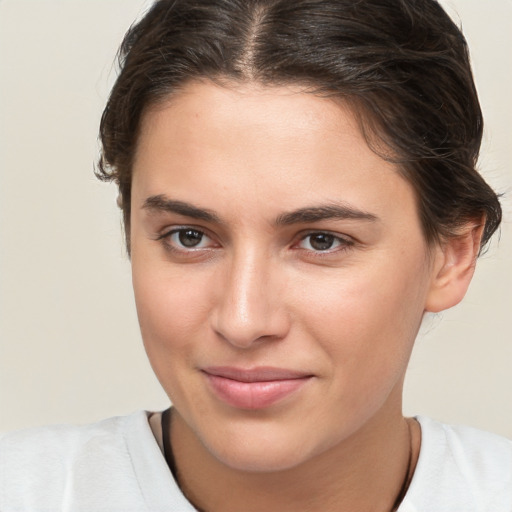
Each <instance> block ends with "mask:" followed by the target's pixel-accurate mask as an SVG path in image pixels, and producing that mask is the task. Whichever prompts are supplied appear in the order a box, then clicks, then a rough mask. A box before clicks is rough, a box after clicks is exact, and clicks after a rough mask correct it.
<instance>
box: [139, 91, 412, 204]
mask: <svg viewBox="0 0 512 512" xmlns="http://www.w3.org/2000/svg"><path fill="white" fill-rule="evenodd" d="M397 171H398V170H397V168H396V167H395V165H393V164H391V163H389V162H387V161H385V160H384V159H383V158H381V157H380V156H379V155H377V154H376V153H374V152H373V151H372V150H371V149H370V148H369V147H368V144H367V142H366V140H365V138H364V136H363V135H362V133H361V130H360V126H359V124H358V121H357V119H356V117H355V116H354V115H353V113H352V111H351V109H350V108H349V107H348V105H343V104H340V103H339V102H338V101H334V100H331V99H327V98H320V97H318V96H315V95H313V94H310V93H307V92H304V91H303V90H301V89H300V88H298V87H288V86H286V87H263V86H261V85H244V86H233V87H221V86H218V85H214V84H212V83H209V82H196V83H191V84H188V85H187V86H186V87H185V88H184V89H183V90H181V91H180V92H179V93H178V94H177V95H175V96H173V97H171V98H170V99H169V100H168V101H167V102H164V103H161V104H159V105H158V106H155V107H154V108H152V109H150V110H149V111H148V112H146V114H145V115H144V117H143V119H142V122H141V130H140V135H139V141H138V147H137V152H136V156H135V160H134V183H133V184H134V194H135V195H138V196H140V198H139V199H140V200H144V197H148V196H152V195H159V194H167V195H168V194H169V193H170V192H172V196H173V197H175V198H177V199H179V200H187V201H189V200H190V195H191V194H192V195H193V196H194V200H195V201H196V202H197V201H199V202H201V203H202V204H205V206H208V207H213V209H218V208H224V209H227V207H228V206H229V207H232V208H234V209H236V208H239V209H247V208H248V207H252V206H255V207H260V208H263V209H265V211H267V212H268V213H269V214H270V213H275V214H279V211H278V210H279V209H295V208H300V207H302V206H304V204H306V203H307V204H312V203H318V202H322V203H325V202H340V201H342V202H346V203H353V204H357V206H358V207H359V208H360V209H364V210H369V208H370V207H371V208H373V209H375V210H377V211H378V210H382V209H385V208H387V207H389V204H390V203H396V202H397V201H399V202H401V206H402V207H403V208H408V207H412V208H413V209H414V199H413V192H412V188H411V187H410V185H409V184H408V183H407V182H406V181H405V180H404V179H403V178H402V177H401V176H400V174H399V173H398V172H397ZM215 202H216V203H217V204H213V203H215ZM206 203H208V204H206ZM270 210H275V211H274V212H271V211H270Z"/></svg>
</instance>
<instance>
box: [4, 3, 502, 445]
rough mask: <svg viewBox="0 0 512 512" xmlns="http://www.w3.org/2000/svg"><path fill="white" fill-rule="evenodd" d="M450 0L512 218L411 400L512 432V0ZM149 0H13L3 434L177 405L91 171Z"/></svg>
mask: <svg viewBox="0 0 512 512" xmlns="http://www.w3.org/2000/svg"><path fill="white" fill-rule="evenodd" d="M146 4H147V2H146ZM444 4H445V5H448V6H450V12H451V13H457V14H456V17H458V19H460V20H461V22H462V25H463V27H464V30H465V32H466V35H467V37H468V40H469V43H470V46H471V47H472V50H473V52H472V55H473V60H474V68H475V74H476V78H477V83H478V88H479V91H480V94H481V100H482V104H483V108H484V112H485V116H486V120H487V128H486V135H485V142H484V147H483V153H482V158H481V168H482V169H483V171H484V174H485V175H486V177H487V178H488V179H489V181H490V182H491V183H492V184H493V186H495V188H497V189H498V190H499V191H501V192H508V197H507V198H505V199H504V205H505V210H506V222H505V224H504V226H503V229H502V236H501V242H500V243H499V244H496V243H495V244H494V245H493V247H492V248H491V250H490V251H489V253H488V254H487V255H486V256H485V257H484V258H483V259H482V260H481V261H480V263H479V267H478V269H477V275H476V277H475V280H474V283H473V285H472V287H471V290H470V292H469V295H468V296H467V297H466V300H465V302H464V303H463V304H462V305H461V306H458V307H457V308H454V309H453V310H451V311H448V312H446V313H445V314H443V315H442V316H440V317H436V318H432V319H427V321H426V323H425V328H424V334H423V335H422V336H421V337H420V339H419V340H418V343H417V347H416V351H415V355H414V357H413V361H412V363H411V366H410V370H409V373H408V378H407V384H406V389H407V390H406V395H405V410H406V412H407V413H409V414H427V415H431V416H434V417H436V418H438V419H441V420H444V421H448V422H463V423H468V424H472V425H475V426H478V427H481V428H484V429H488V430H493V431H496V432H499V433H502V434H504V435H508V436H509V437H512V407H510V403H511V395H512V392H511V389H512V371H511V366H512V336H511V331H512V329H511V327H512V325H511V318H512V223H511V221H512V200H511V194H512V170H511V169H512V165H511V162H512V129H511V126H512V123H511V119H512V101H511V97H512V95H511V94H510V84H511V83H512V67H511V65H510V60H509V58H510V53H511V49H512V31H511V30H510V27H511V23H512V2H511V1H510V0H492V1H491V2H483V1H482V0H457V1H455V0H449V1H446V2H444ZM143 6H144V2H143V1H142V0H67V1H66V0H60V1H57V0H33V1H30V0H0V430H9V429H14V428H19V427H25V426H32V425H40V424H45V423H56V422H89V421H94V420H97V419H100V418H102V417H106V416H112V415H116V414H125V413H128V412H131V411H132V410H134V409H140V408H146V409H158V408H163V407H165V406H166V404H167V399H166V397H165V395H164V393H163V392H162V391H161V390H160V388H159V385H158V383H157V382H156V379H155V378H154V377H153V374H152V372H151V369H150V367H149V364H148V363H147V361H146V357H145V354H144V351H143V348H142V344H141V342H140V336H139V333H138V326H137V320H136V315H135V308H134V304H133V299H132V292H131V284H130V269H129V263H128V261H127V258H126V255H125V253H124V250H123V247H122V239H121V235H120V218H119V213H118V211H117V208H116V207H115V196H116V192H115V190H114V188H113V187H112V186H109V185H105V184H101V183H99V182H96V180H95V179H94V177H93V173H92V167H93V161H94V160H95V158H96V155H97V149H98V146H97V142H96V134H97V126H98V121H99V117H100V114H101V109H102V107H103V105H104V102H105V99H106V96H107V93H108V90H109V87H110V85H111V84H112V81H113V79H114V77H115V68H114V67H113V65H112V63H113V58H114V54H115V51H116V49H117V45H118V43H119V42H120V40H121V37H122V34H123V33H124V32H125V30H126V28H127V27H128V26H129V24H130V23H131V22H132V21H133V19H135V18H136V17H137V16H138V15H140V13H141V12H142V11H143ZM491 6H492V8H491Z"/></svg>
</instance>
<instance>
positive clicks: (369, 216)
mask: <svg viewBox="0 0 512 512" xmlns="http://www.w3.org/2000/svg"><path fill="white" fill-rule="evenodd" d="M142 208H143V209H145V210H149V211H150V212H159V211H160V212H168V213H176V214H178V215H183V216H184V217H190V218H192V219H197V220H203V221H206V222H212V223H218V224H220V223H222V221H221V219H220V217H219V216H218V215H217V214H216V213H215V212H213V211H212V210H208V209H206V208H198V207H197V206H194V205H192V204H190V203H186V202H184V201H176V200H174V199H169V198H167V197H166V196H165V195H163V194H160V195H156V196H150V197H148V198H147V199H146V200H145V201H144V204H143V205H142ZM328 219H350V220H364V221H370V222H376V221H378V220H379V218H378V217H377V216H376V215H374V214H373V213H369V212H365V211H362V210H358V209H356V208H353V207H352V206H349V205H344V204H331V205H322V206H311V207H305V208H300V209H298V210H294V211H292V212H287V213H283V214H281V215H279V216H278V217H277V218H276V220H275V221H274V224H275V225H276V226H289V225H292V224H308V223H314V222H318V221H322V220H328Z"/></svg>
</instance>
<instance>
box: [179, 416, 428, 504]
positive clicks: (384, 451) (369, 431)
mask: <svg viewBox="0 0 512 512" xmlns="http://www.w3.org/2000/svg"><path fill="white" fill-rule="evenodd" d="M173 414H174V417H173V425H172V429H171V439H172V446H173V450H174V455H175V459H176V466H177V472H178V479H179V483H180V486H181V488H182V490H183V492H184V493H185V495H186V496H187V497H188V499H189V500H190V501H191V502H192V503H193V504H194V505H195V506H196V507H197V508H198V509H199V510H203V511H204V512H221V511H222V512H239V511H240V510H244V511H245V512H256V511H261V510H265V511H266V512H273V511H276V512H277V511H279V512H292V511H293V512H295V511H297V510H302V511H317V510H321V511H322V512H331V511H332V512H334V511H336V512H339V511H342V510H347V511H353V510H358V511H359V510H364V511H372V512H390V511H392V510H394V509H395V507H396V505H397V504H398V503H397V502H399V501H400V499H401V497H403V494H404V492H403V491H405V489H406V487H407V485H408V483H409V480H410V478H411V476H412V473H413V471H414V466H415V464H416V461H417V457H418V453H419V426H418V425H417V424H416V422H415V421H414V420H409V422H408V420H406V419H405V418H403V416H402V415H401V414H396V413H395V414H390V413H388V414H380V415H376V417H375V418H372V419H370V420H369V421H368V422H367V423H366V425H365V426H364V427H363V428H362V429H360V430H359V431H358V432H357V433H356V434H354V435H353V436H351V437H350V438H349V439H346V440H344V441H343V442H342V443H340V444H339V445H338V446H335V447H334V448H332V449H330V450H328V451H326V452H324V453H321V454H320V455H318V456H316V457H314V458H312V459H309V460H307V461H305V462H304V463H302V464H300V465H298V466H296V467H293V468H291V469H287V470H284V471H276V472H269V473H266V472H265V473H264V472H249V471H240V470H235V469H233V468H231V467H229V466H227V465H225V464H223V463H222V462H221V461H219V460H218V459H217V458H215V457H214V456H213V455H212V454H211V453H210V452H209V451H208V450H206V449H205V447H204V445H203V444H202V443H201V441H200V440H199V439H198V438H197V436H196V435H195V434H194V432H193V431H191V430H190V428H189V427H188V425H187V424H186V423H185V422H184V421H183V419H182V418H181V416H180V415H179V413H177V411H174V413H173ZM411 427H412V428H411ZM401 494H402V496H401ZM226 496H229V500H228V501H227V500H226Z"/></svg>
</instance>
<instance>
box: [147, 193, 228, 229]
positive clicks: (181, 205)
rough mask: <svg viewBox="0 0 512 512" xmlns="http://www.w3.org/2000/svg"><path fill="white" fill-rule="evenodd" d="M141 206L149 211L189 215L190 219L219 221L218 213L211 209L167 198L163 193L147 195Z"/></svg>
mask: <svg viewBox="0 0 512 512" xmlns="http://www.w3.org/2000/svg"><path fill="white" fill-rule="evenodd" d="M142 208H143V209H144V210H149V211H150V212H168V213H177V214H178V215H183V216H184V217H190V218H192V219H197V220H204V221H206V222H217V223H220V218H219V217H218V215H216V214H215V213H214V212H212V211H211V210H207V209H203V208H198V207H197V206H194V205H192V204H190V203H185V202H183V201H175V200H173V199H168V198H167V197H166V196H164V195H163V194H160V195H157V196H150V197H148V198H147V199H146V200H145V201H144V204H143V205H142Z"/></svg>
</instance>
